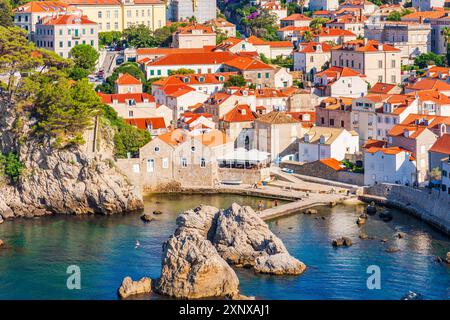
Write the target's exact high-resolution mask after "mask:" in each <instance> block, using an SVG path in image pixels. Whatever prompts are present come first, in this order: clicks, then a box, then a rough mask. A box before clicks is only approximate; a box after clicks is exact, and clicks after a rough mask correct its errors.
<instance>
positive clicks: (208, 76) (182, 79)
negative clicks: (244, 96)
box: [153, 72, 237, 86]
mask: <svg viewBox="0 0 450 320" xmlns="http://www.w3.org/2000/svg"><path fill="white" fill-rule="evenodd" d="M236 74H237V73H236V72H217V73H196V74H183V75H182V74H175V75H171V76H168V77H166V78H163V79H160V80H157V81H155V82H153V85H158V86H170V85H205V84H221V83H224V82H225V81H227V80H228V78H229V77H230V76H231V75H236Z"/></svg>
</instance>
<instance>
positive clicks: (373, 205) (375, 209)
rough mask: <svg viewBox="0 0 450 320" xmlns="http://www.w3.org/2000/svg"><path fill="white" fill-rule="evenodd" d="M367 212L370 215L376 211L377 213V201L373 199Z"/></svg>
mask: <svg viewBox="0 0 450 320" xmlns="http://www.w3.org/2000/svg"><path fill="white" fill-rule="evenodd" d="M366 212H367V214H370V215H374V214H375V213H377V207H375V203H374V202H373V201H372V202H371V203H370V205H368V206H367V208H366Z"/></svg>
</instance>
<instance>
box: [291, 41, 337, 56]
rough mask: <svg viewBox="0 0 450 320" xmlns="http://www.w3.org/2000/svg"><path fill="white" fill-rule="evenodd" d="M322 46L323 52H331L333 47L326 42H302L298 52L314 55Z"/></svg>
mask: <svg viewBox="0 0 450 320" xmlns="http://www.w3.org/2000/svg"><path fill="white" fill-rule="evenodd" d="M319 45H320V46H321V49H322V51H321V52H330V51H331V46H330V45H329V44H328V43H326V42H300V43H299V44H298V46H299V48H298V50H297V52H300V53H314V52H318V51H317V49H318V46H319Z"/></svg>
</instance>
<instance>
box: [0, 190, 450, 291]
mask: <svg viewBox="0 0 450 320" xmlns="http://www.w3.org/2000/svg"><path fill="white" fill-rule="evenodd" d="M258 201H259V199H257V198H252V197H242V196H235V195H171V196H167V195H160V196H153V197H150V198H147V200H146V208H145V211H146V212H152V211H153V210H155V209H159V210H161V211H162V212H163V214H162V215H159V216H157V217H156V220H155V221H152V222H151V223H148V224H144V223H143V222H142V221H141V220H140V219H139V215H138V214H130V215H123V216H122V215H120V216H112V217H103V216H88V217H74V216H70V217H64V216H54V217H46V218H39V219H31V220H24V219H19V220H16V221H12V222H9V221H8V222H5V223H3V224H2V225H0V239H3V240H4V241H5V242H6V243H7V244H8V247H7V248H6V249H2V250H0V299H116V289H117V287H118V286H119V285H120V283H121V281H122V279H123V277H125V276H127V275H130V276H132V277H133V278H139V277H142V276H150V277H158V275H159V272H160V259H161V244H162V243H163V241H164V240H166V239H167V237H168V236H169V235H170V234H171V233H172V232H173V230H174V227H175V219H176V216H177V214H178V213H179V212H181V211H182V210H184V209H187V208H191V207H195V206H197V205H198V204H200V203H205V204H211V205H214V206H218V207H227V206H229V205H230V204H231V203H232V202H238V203H241V204H246V205H251V206H253V207H255V208H256V206H257V203H258ZM264 201H265V204H266V205H267V206H271V205H272V204H273V201H271V200H264ZM362 209H363V207H361V206H336V207H334V208H328V207H323V208H319V214H318V215H316V216H308V215H303V214H297V215H292V216H289V217H286V218H282V219H279V220H276V221H271V222H270V223H269V225H270V228H271V230H272V231H273V232H274V233H275V234H277V235H278V236H279V237H280V238H281V239H282V240H283V241H284V243H285V245H286V247H287V248H288V249H289V251H290V253H291V254H292V255H293V256H295V257H297V258H298V259H300V260H301V261H303V262H304V263H305V264H306V265H307V266H308V269H307V271H306V272H305V274H303V275H302V276H299V277H286V276H281V277H280V276H267V275H258V274H254V273H253V272H252V271H251V270H243V269H237V270H236V271H237V274H238V276H239V279H240V282H241V291H242V292H243V293H244V294H247V295H256V296H257V297H258V298H265V299H400V298H401V297H402V296H403V295H404V294H405V293H406V292H408V291H409V290H413V291H415V292H419V293H421V294H422V295H423V296H424V298H426V299H450V267H449V266H446V265H443V264H439V263H436V262H435V261H434V257H435V256H437V255H439V256H444V255H445V253H446V252H447V251H450V239H449V238H448V237H446V236H444V235H442V234H441V233H439V232H437V231H435V230H433V229H432V228H430V227H429V226H428V225H426V224H425V223H423V222H421V221H419V220H417V219H415V218H413V217H411V216H409V215H407V214H404V213H402V212H398V211H393V212H394V220H393V221H392V222H389V223H385V222H382V221H381V220H379V219H378V218H377V217H370V218H369V220H368V222H367V224H366V225H365V226H364V229H365V231H366V233H367V234H369V235H370V236H373V237H375V238H376V239H374V240H365V241H362V240H359V239H358V234H359V232H360V229H359V227H358V226H357V225H356V223H355V221H356V218H357V216H358V215H359V213H360V212H361V210H362ZM321 217H325V220H323V219H321ZM399 230H401V231H403V232H406V233H407V237H406V238H405V239H395V238H394V234H395V232H396V231H399ZM343 235H345V236H349V237H351V238H352V239H353V242H354V244H353V246H352V247H349V248H338V249H336V248H333V247H332V246H331V244H330V243H331V240H332V239H333V238H336V237H339V236H343ZM382 238H387V239H388V240H389V241H388V243H382V242H380V239H382ZM136 240H139V241H140V243H141V247H139V248H138V249H135V242H136ZM390 245H397V246H398V247H399V248H401V251H400V252H397V253H386V252H385V249H386V248H387V247H388V246H390ZM69 265H78V266H79V267H80V268H81V287H82V288H81V290H68V289H67V287H66V280H67V277H68V275H67V274H66V269H67V267H68V266H69ZM370 265H378V266H379V267H380V270H381V289H380V290H369V289H367V286H366V279H367V277H368V276H369V275H368V274H367V273H366V269H367V267H368V266H370ZM142 298H145V299H149V298H150V299H153V298H155V297H154V296H148V297H142Z"/></svg>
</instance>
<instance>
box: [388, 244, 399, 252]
mask: <svg viewBox="0 0 450 320" xmlns="http://www.w3.org/2000/svg"><path fill="white" fill-rule="evenodd" d="M398 251H400V249H399V248H398V247H394V246H391V247H389V248H387V249H386V252H388V253H394V252H398Z"/></svg>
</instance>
